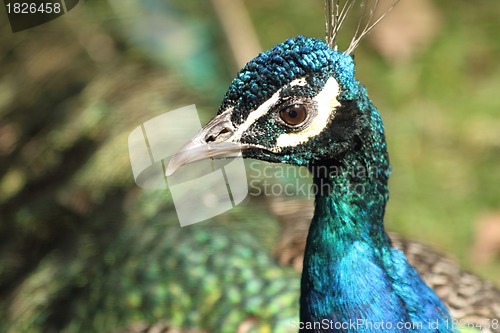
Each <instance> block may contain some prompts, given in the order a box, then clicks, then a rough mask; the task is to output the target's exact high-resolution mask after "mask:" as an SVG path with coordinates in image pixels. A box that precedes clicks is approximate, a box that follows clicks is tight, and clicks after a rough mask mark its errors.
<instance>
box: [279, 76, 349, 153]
mask: <svg viewBox="0 0 500 333" xmlns="http://www.w3.org/2000/svg"><path fill="white" fill-rule="evenodd" d="M299 80H300V79H299ZM296 81H297V80H296ZM304 81H305V79H304ZM292 83H293V82H292ZM339 94H340V87H339V84H338V82H337V80H335V79H334V78H333V77H331V78H329V79H328V81H326V83H325V86H324V87H323V89H322V90H321V91H320V92H319V94H318V95H316V97H314V98H313V100H314V101H315V102H316V105H317V107H318V114H317V115H316V116H315V117H314V119H312V120H311V122H310V124H309V126H307V128H305V129H304V130H302V131H300V132H295V133H284V134H281V135H280V136H279V137H278V138H277V140H276V146H277V147H293V146H297V145H298V144H300V143H304V142H307V141H308V140H309V139H310V138H312V137H314V136H316V135H318V134H319V133H321V131H323V129H325V127H326V126H327V125H328V123H329V121H330V119H331V118H332V117H333V115H334V114H335V109H336V108H337V107H338V106H340V102H339V101H338V100H337V97H338V96H339ZM273 97H274V96H273Z"/></svg>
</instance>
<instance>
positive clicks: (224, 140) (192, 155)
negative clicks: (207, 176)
mask: <svg viewBox="0 0 500 333" xmlns="http://www.w3.org/2000/svg"><path fill="white" fill-rule="evenodd" d="M231 111H232V110H228V111H226V112H224V113H221V114H220V115H218V116H217V117H215V118H214V119H212V120H211V121H210V122H209V123H208V124H207V125H206V126H205V127H204V128H202V129H201V130H200V132H198V134H196V135H195V136H194V137H193V138H192V139H191V140H190V141H189V142H187V143H186V144H185V145H184V146H182V147H181V148H180V149H179V151H178V152H177V153H176V154H175V155H174V156H173V157H172V159H171V160H170V162H169V164H168V166H167V169H166V172H165V174H166V175H167V176H170V175H172V174H173V173H174V172H175V171H176V170H177V169H178V168H180V167H181V166H183V165H186V164H188V163H192V162H196V161H201V160H204V159H207V158H236V157H240V156H241V150H242V149H245V148H248V147H247V145H242V144H240V143H239V139H240V134H238V133H237V131H236V127H235V126H234V125H233V123H232V122H231V119H230V116H231Z"/></svg>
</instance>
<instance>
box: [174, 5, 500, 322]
mask: <svg viewBox="0 0 500 333" xmlns="http://www.w3.org/2000/svg"><path fill="white" fill-rule="evenodd" d="M354 3H355V1H351V2H349V1H348V2H347V3H346V5H345V6H344V7H342V8H341V6H340V4H339V2H336V3H335V5H334V6H333V7H334V8H335V9H336V11H335V13H334V15H333V18H334V19H333V25H332V26H331V27H329V28H328V30H329V32H331V34H329V35H328V37H327V43H325V42H323V41H322V40H319V39H314V38H307V37H303V36H299V37H297V38H290V39H287V40H286V41H285V42H283V43H281V44H278V45H276V46H275V47H273V48H272V49H271V50H269V51H267V52H264V53H261V54H259V55H258V56H257V57H256V58H254V59H253V60H251V61H250V62H249V63H247V64H246V65H245V66H244V67H243V69H241V71H240V72H239V73H238V74H237V76H236V78H235V79H234V80H233V81H232V83H231V85H230V87H229V89H228V91H227V92H226V94H225V96H224V99H223V101H222V104H221V106H220V108H219V112H218V114H217V116H216V117H215V118H213V119H212V120H211V121H210V122H209V123H208V124H207V125H206V126H205V127H204V128H203V129H202V130H201V131H200V132H199V133H198V134H197V135H196V136H195V137H194V138H193V139H192V141H190V142H189V143H187V144H186V145H185V146H184V147H183V148H182V149H181V150H180V151H179V152H178V153H177V154H176V155H175V156H174V158H173V159H172V160H171V161H170V164H169V166H168V168H167V175H169V174H172V173H173V172H175V170H176V169H177V168H179V167H180V166H182V165H184V164H187V163H191V162H195V161H198V160H202V159H206V158H224V157H235V156H238V154H240V153H241V154H242V156H243V157H244V158H252V159H258V160H262V161H266V162H272V163H285V164H292V165H296V166H304V167H307V169H308V170H309V171H310V173H311V174H312V176H313V182H314V187H313V188H314V191H315V209H314V216H313V219H312V222H311V225H310V227H309V231H308V236H307V242H306V245H305V253H304V258H303V260H304V261H303V271H302V279H301V287H300V320H299V321H297V322H296V323H295V324H296V326H297V327H298V329H299V331H300V332H376V331H384V332H458V331H459V329H462V330H466V329H470V327H467V326H466V327H464V326H463V324H464V323H463V322H460V321H457V320H456V319H454V318H453V317H452V316H451V315H450V312H449V310H448V308H447V306H446V305H445V304H444V303H443V301H442V300H441V299H440V298H439V297H438V296H437V295H436V293H435V292H434V291H433V290H432V289H431V288H430V287H429V286H428V285H427V284H426V283H425V282H424V281H423V279H422V278H421V276H420V275H419V274H418V272H417V270H416V269H415V268H414V267H413V266H411V265H410V264H409V263H408V259H407V258H406V256H405V255H404V254H403V253H402V252H401V251H400V250H397V249H396V248H394V247H393V245H392V242H391V239H390V237H389V236H388V234H387V233H386V231H385V229H384V223H383V221H384V213H385V207H386V204H387V201H388V198H389V193H388V179H389V174H390V164H389V157H388V153H387V145H386V141H385V134H384V124H383V122H382V119H381V116H380V114H379V112H378V110H377V109H376V107H375V106H374V105H373V103H372V102H371V100H370V99H369V97H368V94H367V91H366V89H365V88H364V86H363V85H361V83H359V82H358V81H357V79H356V78H355V76H354V73H355V65H354V60H353V56H352V54H353V51H354V50H355V48H356V46H357V45H358V43H359V41H360V40H361V38H362V37H363V36H364V35H365V34H366V33H367V32H368V31H369V30H370V29H371V28H372V27H373V25H367V27H366V28H365V29H363V31H362V32H361V33H360V34H356V36H355V37H354V38H353V40H352V42H351V44H350V46H349V47H348V48H347V50H346V51H345V52H340V51H338V47H337V45H336V42H335V39H336V35H337V33H338V31H339V29H340V27H341V25H342V22H343V20H344V19H345V17H346V16H347V15H348V13H349V11H350V8H352V5H353V4H354ZM339 9H341V10H339ZM377 22H378V21H377ZM375 23H376V22H375ZM203 148H204V149H203ZM494 293H497V292H496V291H494ZM491 302H498V298H497V299H492V300H491ZM490 306H492V308H493V307H495V305H494V304H490ZM496 308H498V306H496ZM492 315H493V317H490V318H488V319H487V321H485V326H487V327H486V328H487V329H491V330H497V329H498V318H497V317H494V315H495V314H494V313H493V314H492ZM473 328H474V329H475V328H476V327H473ZM477 328H484V327H477Z"/></svg>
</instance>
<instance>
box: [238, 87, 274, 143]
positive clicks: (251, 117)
mask: <svg viewBox="0 0 500 333" xmlns="http://www.w3.org/2000/svg"><path fill="white" fill-rule="evenodd" d="M280 92H281V89H280V90H278V91H277V92H275V93H274V95H273V96H271V98H269V99H268V100H267V101H265V102H264V103H262V104H261V105H260V106H259V107H258V108H257V109H256V110H255V111H252V112H250V113H249V114H248V118H247V119H246V120H245V121H244V122H243V123H241V124H240V126H238V129H237V130H236V132H235V133H234V137H235V138H240V137H241V134H243V133H244V132H245V131H246V130H247V129H248V128H250V126H252V125H253V124H254V123H255V122H256V121H257V120H258V119H259V118H260V117H262V116H264V115H266V114H267V113H268V112H269V110H271V109H272V108H273V106H274V105H275V104H276V103H277V102H278V101H279V99H280Z"/></svg>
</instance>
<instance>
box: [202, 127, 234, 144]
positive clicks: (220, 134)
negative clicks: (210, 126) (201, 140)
mask: <svg viewBox="0 0 500 333" xmlns="http://www.w3.org/2000/svg"><path fill="white" fill-rule="evenodd" d="M231 135H233V131H232V130H231V129H230V128H228V127H222V128H214V130H213V131H212V133H209V134H208V135H207V136H206V137H205V141H206V142H207V143H212V142H222V141H226V140H227V139H229V138H230V137H231Z"/></svg>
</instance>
